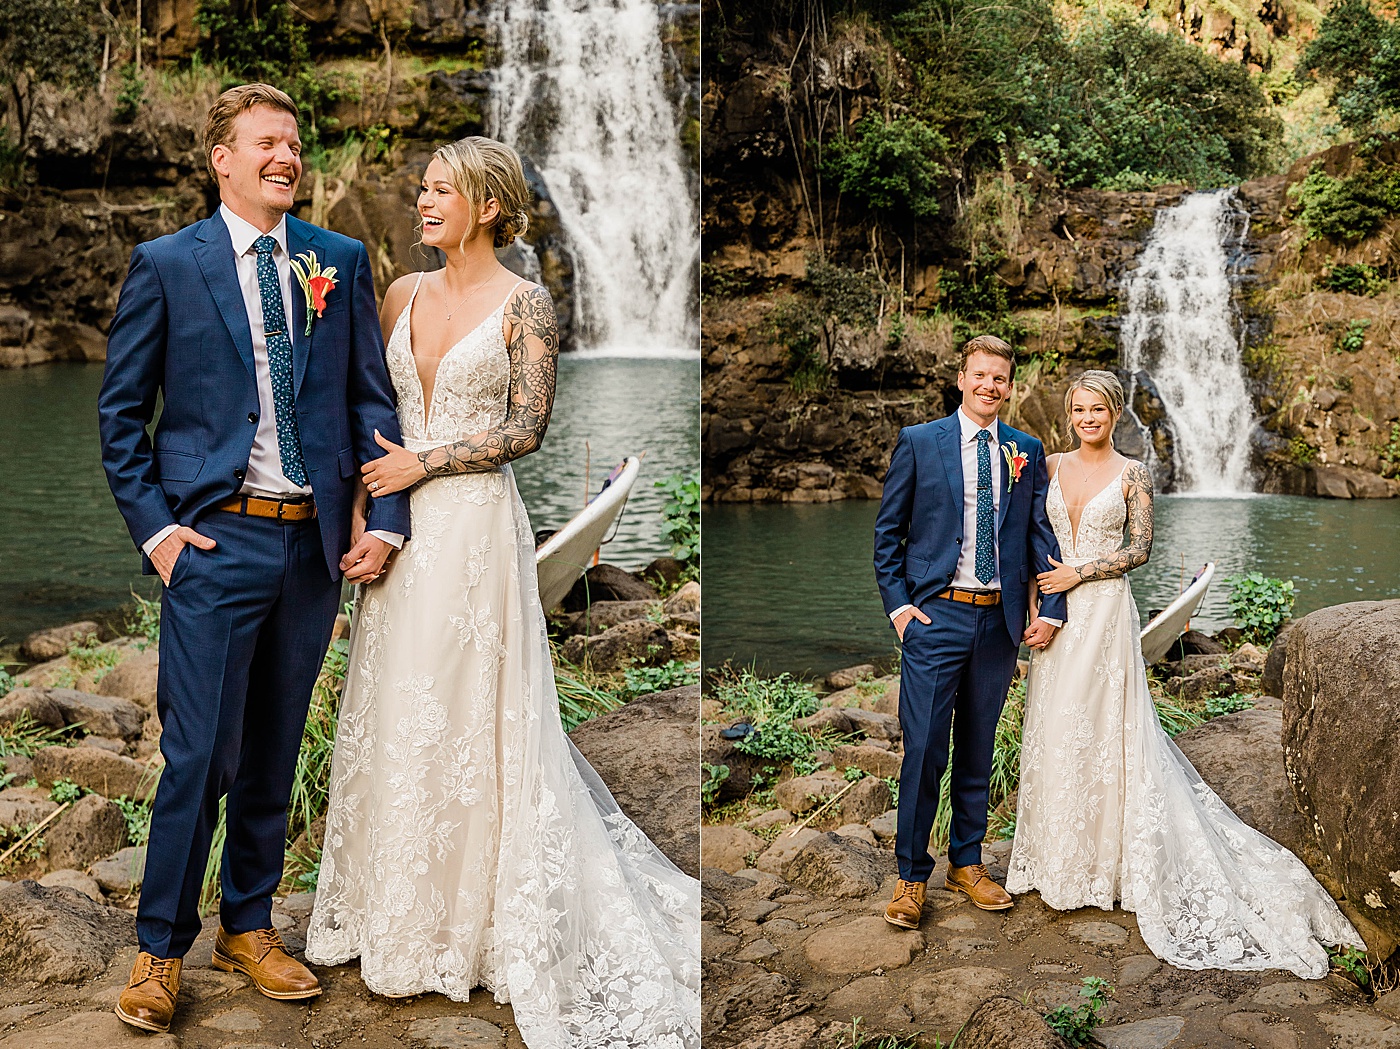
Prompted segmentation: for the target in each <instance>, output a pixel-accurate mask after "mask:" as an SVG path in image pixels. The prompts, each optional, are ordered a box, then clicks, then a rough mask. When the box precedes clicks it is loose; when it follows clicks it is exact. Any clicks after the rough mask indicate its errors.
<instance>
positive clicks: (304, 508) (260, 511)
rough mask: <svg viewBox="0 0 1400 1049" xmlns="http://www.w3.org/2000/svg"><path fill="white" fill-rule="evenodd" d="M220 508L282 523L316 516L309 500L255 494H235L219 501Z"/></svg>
mask: <svg viewBox="0 0 1400 1049" xmlns="http://www.w3.org/2000/svg"><path fill="white" fill-rule="evenodd" d="M218 509H220V510H227V511H228V512H229V513H231V514H243V515H245V516H247V517H266V518H269V519H270V520H273V521H281V522H283V523H284V524H293V523H296V522H298V521H310V520H311V519H313V518H314V517H315V516H316V504H315V503H314V502H312V501H311V500H309V499H308V500H305V501H297V502H291V501H289V500H286V499H263V498H261V497H259V496H256V495H237V496H234V497H233V498H232V499H230V500H229V501H228V502H226V503H220V504H219V506H218Z"/></svg>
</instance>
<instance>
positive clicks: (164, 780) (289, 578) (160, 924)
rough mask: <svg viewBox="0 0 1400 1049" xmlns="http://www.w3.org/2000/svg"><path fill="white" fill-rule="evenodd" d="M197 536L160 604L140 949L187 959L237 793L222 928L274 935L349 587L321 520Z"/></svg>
mask: <svg viewBox="0 0 1400 1049" xmlns="http://www.w3.org/2000/svg"><path fill="white" fill-rule="evenodd" d="M194 527H195V530H196V531H198V532H200V533H202V534H203V535H207V536H208V537H209V538H211V539H213V540H214V541H215V542H216V543H217V544H218V545H217V546H216V547H215V548H214V549H213V550H200V549H198V548H197V547H194V546H186V547H185V548H184V550H182V551H181V553H180V557H179V559H178V560H177V561H176V562H175V568H174V571H173V572H172V573H171V577H170V585H169V586H168V587H167V588H166V590H165V593H164V596H163V597H162V599H161V627H160V633H161V636H160V681H159V689H158V709H159V713H160V721H161V726H162V733H161V741H160V749H161V753H162V754H163V755H164V757H165V769H164V771H163V772H162V773H161V777H160V785H159V787H158V788H157V790H156V797H155V803H154V811H153V812H152V816H151V838H150V842H149V844H148V846H147V849H146V874H145V879H144V883H143V885H142V888H141V902H140V906H139V909H138V910H137V921H136V931H137V938H138V940H139V941H140V944H141V949H142V950H143V951H148V952H150V953H151V954H154V955H156V956H157V957H160V958H179V957H183V955H184V954H185V952H186V951H188V950H189V948H190V945H191V944H192V943H193V942H194V939H195V937H196V936H197V935H198V934H199V930H200V917H199V895H200V887H201V884H202V882H203V879H204V871H205V867H206V864H207V862H208V859H209V849H210V844H211V841H212V838H213V834H214V829H215V826H216V825H217V823H218V817H219V800H220V798H222V797H224V796H225V795H227V802H226V826H227V837H226V839H225V842H224V853H223V879H222V884H221V887H222V891H223V902H222V905H221V909H220V919H221V921H222V923H223V926H224V928H225V929H227V930H228V931H229V932H232V933H243V932H250V931H251V930H253V929H265V928H270V927H271V925H272V894H273V892H274V891H275V890H276V888H277V885H278V883H279V882H280V881H281V878H282V863H283V852H284V849H285V842H286V833H287V829H286V828H287V799H288V796H289V794H290V793H291V787H292V779H293V775H294V773H295V770H296V761H297V754H298V751H299V750H300V747H301V738H302V730H303V727H304V725H305V722H306V712H307V708H308V706H309V705H310V701H311V691H312V688H313V686H314V685H315V683H316V676H317V674H318V673H319V672H320V669H321V663H322V660H323V658H324V656H325V652H326V646H327V645H328V644H329V642H330V635H331V630H332V627H333V626H334V623H335V615H336V609H337V607H338V604H339V600H340V581H339V580H338V579H335V578H332V577H331V575H330V573H329V572H327V571H326V559H325V554H324V551H323V550H322V543H321V535H320V531H319V529H318V528H317V526H316V522H315V521H314V520H311V521H306V522H301V523H290V524H284V523H279V522H277V521H274V520H270V519H267V518H258V517H244V516H241V515H238V514H231V513H223V512H216V513H212V514H210V515H208V516H207V517H205V518H203V519H202V520H200V521H199V522H198V523H197V524H196V525H195V526H194Z"/></svg>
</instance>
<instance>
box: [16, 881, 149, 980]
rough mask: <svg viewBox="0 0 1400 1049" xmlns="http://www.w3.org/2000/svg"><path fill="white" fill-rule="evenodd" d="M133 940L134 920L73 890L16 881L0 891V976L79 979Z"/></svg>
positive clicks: (101, 966)
mask: <svg viewBox="0 0 1400 1049" xmlns="http://www.w3.org/2000/svg"><path fill="white" fill-rule="evenodd" d="M135 941H136V918H135V917H134V916H133V915H131V914H128V913H127V912H125V911H119V910H114V909H113V908H111V907H106V906H103V905H102V904H100V903H94V902H93V901H92V900H90V899H88V898H87V897H86V896H84V895H83V894H82V893H80V892H78V891H77V890H76V889H68V888H57V887H56V888H45V887H44V886H42V885H40V884H39V883H38V882H34V881H20V882H15V883H14V884H13V885H10V886H7V887H6V888H4V889H0V975H4V976H6V977H9V978H11V979H18V980H37V981H38V982H40V983H77V982H78V981H80V980H86V979H88V978H89V977H92V976H96V975H97V974H98V973H101V972H102V971H103V970H105V969H106V968H107V965H108V963H109V962H111V960H112V956H113V955H114V954H116V952H117V951H119V950H120V949H121V948H123V947H125V946H126V945H127V944H129V943H134V942H135Z"/></svg>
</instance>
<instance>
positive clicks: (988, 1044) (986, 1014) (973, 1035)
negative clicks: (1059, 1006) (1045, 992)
mask: <svg viewBox="0 0 1400 1049" xmlns="http://www.w3.org/2000/svg"><path fill="white" fill-rule="evenodd" d="M958 1046H959V1047H960V1049H1069V1043H1068V1042H1066V1041H1065V1040H1064V1039H1063V1038H1061V1037H1060V1036H1059V1035H1057V1034H1056V1033H1055V1032H1054V1031H1052V1030H1051V1029H1050V1027H1049V1025H1047V1024H1046V1022H1045V1020H1044V1018H1043V1017H1042V1016H1041V1015H1040V1014H1039V1013H1038V1012H1036V1011H1035V1010H1034V1009H1032V1008H1031V1007H1030V1006H1029V1005H1024V1004H1022V1003H1021V1002H1018V1001H1016V1000H1015V999H1014V998H1005V997H996V998H989V999H987V1000H986V1001H985V1002H983V1003H982V1004H981V1005H979V1006H978V1007H977V1011H976V1012H974V1013H973V1014H972V1016H970V1017H969V1018H968V1021H967V1026H965V1027H964V1028H963V1029H962V1031H961V1032H960V1033H959V1034H958Z"/></svg>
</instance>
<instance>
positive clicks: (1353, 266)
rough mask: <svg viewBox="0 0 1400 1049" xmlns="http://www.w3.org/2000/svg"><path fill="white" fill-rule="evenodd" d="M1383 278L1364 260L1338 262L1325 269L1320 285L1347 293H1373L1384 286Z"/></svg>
mask: <svg viewBox="0 0 1400 1049" xmlns="http://www.w3.org/2000/svg"><path fill="white" fill-rule="evenodd" d="M1385 283H1386V282H1385V278H1384V277H1383V276H1381V274H1380V272H1379V271H1378V270H1376V268H1375V267H1374V266H1368V265H1366V263H1364V262H1357V263H1348V262H1340V263H1338V264H1337V265H1335V266H1333V267H1332V268H1331V269H1330V270H1328V271H1327V275H1326V276H1325V277H1323V278H1322V286H1323V287H1324V288H1326V289H1327V290H1328V291H1340V292H1345V293H1347V294H1348V295H1374V294H1376V293H1377V292H1378V291H1380V290H1381V289H1382V288H1384V287H1385Z"/></svg>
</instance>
